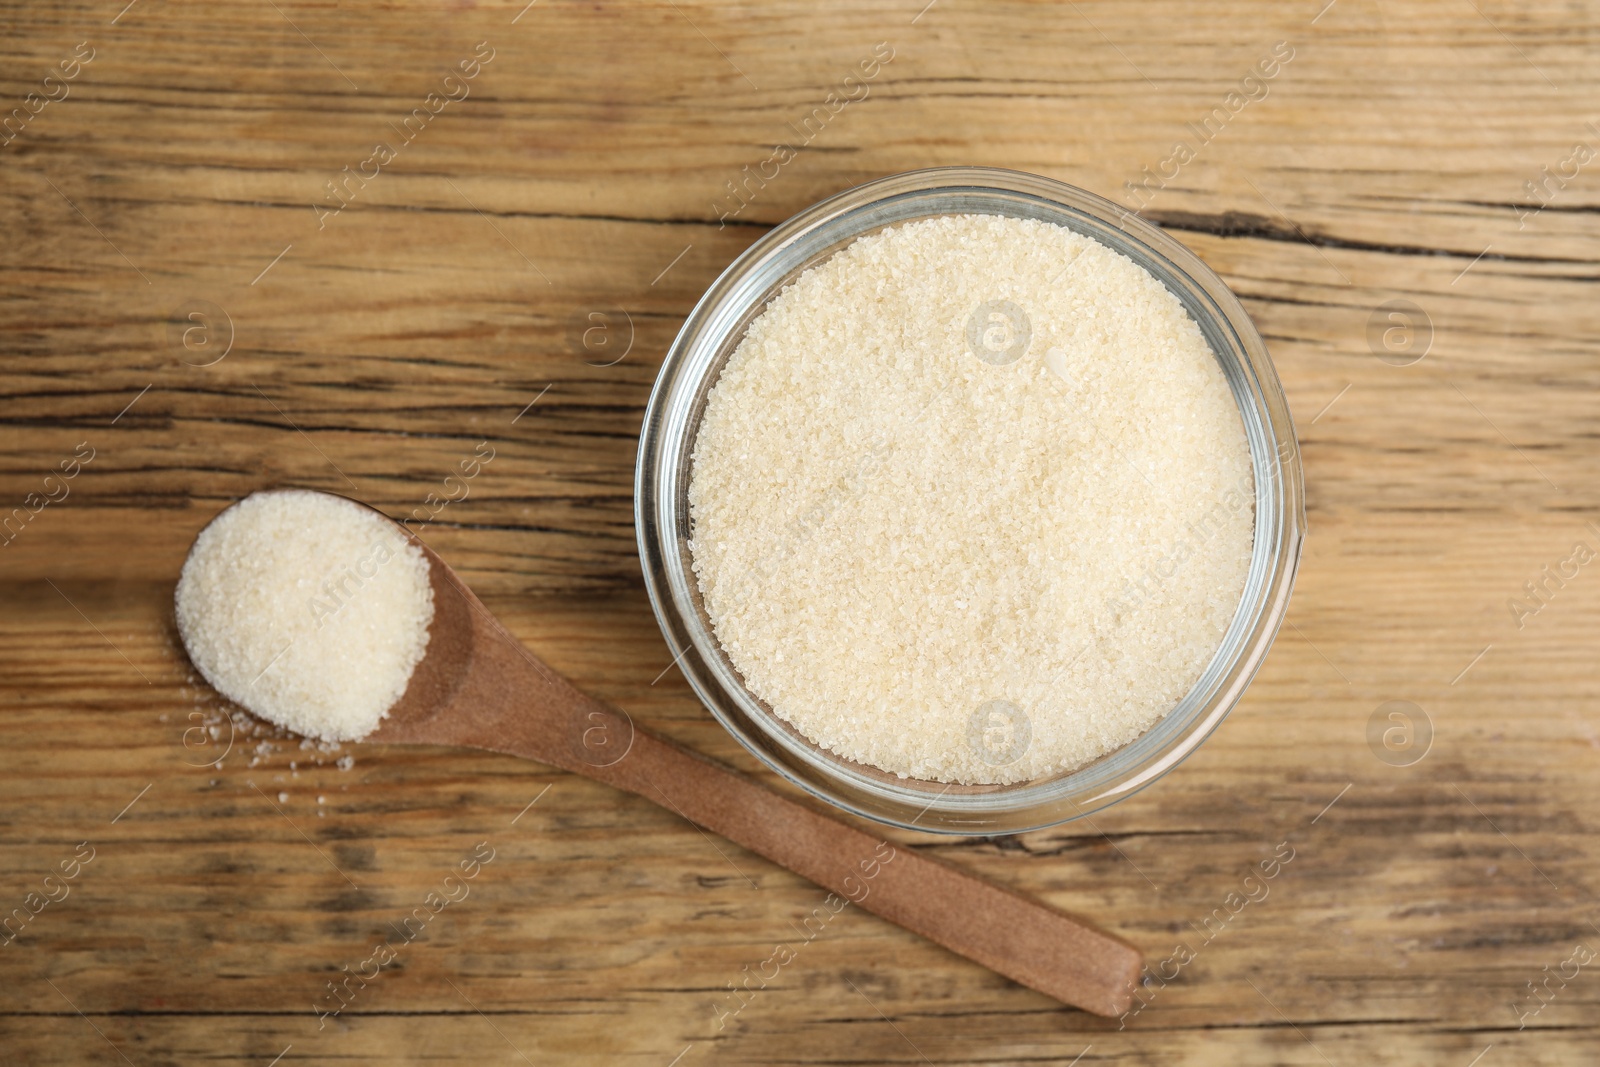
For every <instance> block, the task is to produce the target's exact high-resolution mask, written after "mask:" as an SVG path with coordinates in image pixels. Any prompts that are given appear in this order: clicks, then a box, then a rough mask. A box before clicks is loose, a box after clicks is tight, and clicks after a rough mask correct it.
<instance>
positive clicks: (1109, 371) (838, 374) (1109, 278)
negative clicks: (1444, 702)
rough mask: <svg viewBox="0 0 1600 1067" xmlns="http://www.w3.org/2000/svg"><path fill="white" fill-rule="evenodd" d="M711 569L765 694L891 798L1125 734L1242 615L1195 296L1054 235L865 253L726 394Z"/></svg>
mask: <svg viewBox="0 0 1600 1067" xmlns="http://www.w3.org/2000/svg"><path fill="white" fill-rule="evenodd" d="M692 460H693V472H692V476H691V484H690V488H689V503H690V514H691V518H692V539H691V542H690V547H691V551H692V554H693V565H694V570H695V574H696V576H697V579H698V583H699V587H700V591H701V593H702V595H703V597H704V601H705V605H706V608H707V612H708V614H709V617H710V619H711V621H712V624H713V628H714V630H715V633H716V635H717V638H718V640H719V641H720V642H721V644H722V646H723V648H724V649H725V650H726V652H727V654H728V656H729V658H730V660H731V662H732V663H733V665H734V666H735V667H736V668H737V669H738V671H739V672H740V674H741V675H742V676H743V678H744V680H745V683H746V685H747V686H748V687H749V689H750V690H751V691H752V692H753V693H754V694H755V695H756V696H758V697H759V698H761V699H762V700H763V701H765V702H766V704H767V705H768V706H769V707H771V708H772V710H773V711H774V712H775V713H776V714H777V715H778V716H780V717H782V718H783V719H785V720H787V721H788V722H789V723H791V724H792V725H793V726H794V727H795V728H796V729H798V730H799V731H800V732H801V733H803V734H804V735H805V736H807V737H808V738H810V739H811V740H812V741H814V742H815V743H817V744H818V745H821V746H823V747H824V748H827V749H829V750H831V751H833V752H835V753H837V754H838V755H840V756H844V757H846V758H848V759H852V760H856V761H858V762H861V763H866V764H871V765H874V766H877V767H880V768H882V769H884V770H887V771H890V772H893V773H895V774H898V775H901V776H910V777H916V778H924V779H932V780H935V781H941V782H961V783H1009V782H1018V781H1025V780H1029V779H1034V778H1038V777H1043V776H1047V775H1050V774H1053V773H1057V772H1060V771H1065V770H1070V769H1072V768H1075V767H1078V766H1081V765H1082V764H1084V763H1086V762H1089V761H1091V760H1094V759H1095V758H1097V757H1099V756H1102V755H1104V754H1106V753H1108V752H1110V751H1112V750H1113V749H1115V748H1118V747H1120V746H1122V745H1124V744H1127V743H1128V742H1129V741H1132V740H1134V739H1135V738H1136V737H1138V736H1139V735H1140V734H1141V733H1142V732H1144V731H1145V730H1146V729H1148V728H1149V727H1150V726H1151V725H1152V724H1153V723H1155V722H1156V721H1157V720H1158V719H1160V718H1161V716H1163V715H1165V714H1166V713H1167V712H1168V711H1170V710H1171V709H1172V708H1173V707H1174V706H1175V705H1176V704H1177V702H1178V701H1179V700H1180V699H1182V697H1183V696H1184V694H1185V693H1186V692H1187V691H1188V690H1189V689H1190V688H1191V687H1192V686H1193V684H1194V683H1195V682H1196V681H1197V680H1198V678H1199V676H1200V674H1201V673H1202V671H1203V670H1204V669H1205V666H1206V664H1207V663H1208V662H1209V660H1210V659H1211V657H1212V655H1213V653H1214V652H1215V650H1216V649H1217V647H1218V645H1219V643H1220V640H1221V637H1222V635H1223V633H1224V632H1225V630H1226V629H1227V627H1228V625H1229V623H1230V621H1231V619H1232V617H1233V615H1234V613H1235V611H1236V609H1237V607H1238V603H1239V598H1240V594H1241V591H1242V589H1243V586H1244V581H1245V576H1246V573H1247V571H1248V567H1249V557H1250V552H1251V546H1252V538H1253V535H1254V491H1255V490H1254V483H1253V480H1252V474H1251V468H1250V457H1249V449H1248V445H1247V442H1246V438H1245V435H1244V428H1243V425H1242V423H1241V421H1240V417H1239V413H1238V408H1237V406H1236V404H1235V402H1234V400H1233V397H1232V394H1231V392H1230V390H1229V387H1228V384H1227V382H1226V380H1225V378H1224V376H1223V374H1222V370H1221V368H1220V366H1219V365H1218V363H1217V360H1216V358H1215V356H1214V355H1213V354H1212V351H1211V349H1210V347H1209V346H1208V344H1207V342H1206V341H1205V339H1204V337H1203V335H1202V334H1201V332H1200V329H1199V327H1198V325H1196V323H1195V322H1194V320H1193V319H1192V318H1191V317H1190V316H1189V314H1188V313H1187V311H1186V310H1185V309H1184V307H1183V306H1182V304H1181V303H1180V302H1179V300H1178V299H1177V298H1176V296H1174V295H1173V294H1172V293H1170V292H1169V291H1168V290H1167V289H1166V288H1165V287H1163V286H1162V285H1161V283H1160V282H1159V281H1158V280H1157V279H1156V278H1155V277H1154V276H1152V275H1151V274H1149V273H1148V272H1147V271H1145V270H1144V269H1143V268H1142V267H1140V266H1138V265H1137V264H1135V263H1134V262H1133V261H1132V260H1130V259H1128V258H1126V257H1125V256H1123V255H1121V254H1120V253H1117V252H1115V251H1113V250H1112V249H1110V248H1108V247H1106V246H1104V245H1101V244H1100V243H1098V242H1096V241H1094V240H1092V239H1090V238H1086V237H1083V236H1081V235H1079V234H1076V233H1074V232H1072V231H1071V230H1068V229H1066V228H1064V227H1060V226H1055V225H1052V224H1049V223H1042V222H1036V221H1031V220H1018V219H1010V218H1002V217H998V216H987V215H962V216H947V217H941V218H935V219H928V220H923V221H917V222H912V223H907V224H902V225H900V226H897V227H892V228H890V229H886V230H883V231H880V232H878V233H875V234H872V235H870V236H867V237H863V238H861V239H859V240H857V241H856V242H854V243H853V244H851V245H850V246H849V247H847V248H845V249H844V250H842V251H841V252H839V253H838V254H836V255H835V256H833V257H832V258H831V259H829V260H827V261H826V262H824V263H822V264H820V265H818V266H816V267H814V268H812V269H811V270H808V271H806V272H805V273H804V274H802V275H801V276H800V277H799V278H797V279H796V280H795V281H794V282H793V283H792V284H790V285H788V286H787V287H786V288H785V289H784V290H783V291H782V292H781V293H780V294H779V295H777V296H776V297H775V298H773V299H772V301H771V302H770V303H769V305H768V306H767V308H766V309H765V310H764V311H763V312H762V314H761V315H760V316H759V317H758V318H757V319H756V320H755V321H754V322H753V323H751V325H750V327H749V329H748V331H747V333H746V335H745V337H744V338H743V339H742V341H741V343H740V344H739V346H738V348H737V349H736V350H735V352H734V353H733V355H732V356H731V357H730V359H729V360H728V363H727V365H726V367H725V368H724V369H723V371H722V373H721V376H720V378H719V379H718V381H717V384H716V385H715V386H714V387H713V389H712V390H711V393H710V395H709V397H708V401H707V405H706V409H705V413H704V418H703V421H702V423H701V425H700V429H699V432H698V437H697V439H696V442H695V447H694V453H693V457H692Z"/></svg>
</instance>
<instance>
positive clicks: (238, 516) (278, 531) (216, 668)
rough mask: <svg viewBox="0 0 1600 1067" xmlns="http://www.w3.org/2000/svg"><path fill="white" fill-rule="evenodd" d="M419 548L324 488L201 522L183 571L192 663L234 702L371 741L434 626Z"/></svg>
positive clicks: (245, 504)
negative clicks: (209, 522)
mask: <svg viewBox="0 0 1600 1067" xmlns="http://www.w3.org/2000/svg"><path fill="white" fill-rule="evenodd" d="M429 573H430V567H429V564H428V561H427V557H425V556H424V555H423V553H422V550H421V549H420V548H418V547H417V546H416V545H415V544H413V543H411V542H410V540H409V539H408V538H407V537H406V535H405V533H404V531H402V530H401V529H400V527H398V526H397V525H395V524H394V523H392V522H390V521H389V520H388V519H385V518H384V517H383V516H381V515H379V514H377V513H376V512H374V511H371V510H369V509H368V508H365V507H363V506H361V505H360V504H357V503H355V502H353V501H350V500H346V499H344V498H343V497H338V496H333V495H331V494H328V493H317V492H311V491H307V490H285V491H273V492H265V493H255V494H253V495H251V496H248V497H245V498H244V499H243V500H241V501H239V502H238V503H236V504H234V505H233V506H232V507H230V508H228V509H227V510H226V511H224V512H222V513H221V514H220V515H218V516H217V517H216V518H215V519H214V520H212V522H211V524H210V525H209V526H207V527H206V528H205V529H204V530H202V531H201V533H200V536H199V537H198V538H196V539H195V543H194V547H193V548H191V549H190V550H189V558H188V559H186V560H185V561H184V564H183V575H182V577H181V578H180V579H179V580H178V591H177V598H176V599H177V614H178V631H179V633H180V634H181V635H182V637H183V644H184V647H185V648H187V649H188V652H189V658H190V659H191V660H192V661H193V662H194V665H195V666H196V667H198V668H199V670H200V673H201V674H203V675H205V677H206V680H207V681H209V682H210V683H211V684H212V685H213V686H214V687H216V689H217V690H218V691H219V692H221V693H222V694H223V695H224V696H226V697H227V698H229V699H230V700H232V701H234V702H235V703H238V704H240V705H242V706H244V707H246V708H249V709H250V710H251V711H253V712H255V713H256V714H257V715H260V716H261V717H263V718H265V719H268V720H270V721H272V722H274V723H277V724H278V725H279V726H283V727H286V728H287V729H290V730H293V731H295V732H296V733H299V734H303V735H306V736H307V737H316V738H320V739H322V740H324V741H349V740H356V739H359V738H361V737H364V736H366V735H367V734H368V733H371V732H372V730H373V729H375V728H376V727H377V725H378V723H379V722H380V721H381V720H382V719H383V717H384V715H385V714H386V713H387V712H388V710H389V708H390V707H392V706H393V705H394V703H395V701H397V700H399V699H400V697H401V695H402V694H404V693H405V689H406V683H407V682H408V681H409V680H410V678H411V672H412V670H414V669H415V668H416V665H417V664H418V662H420V661H421V659H422V655H423V652H424V651H425V650H426V649H427V646H428V625H429V623H431V622H432V621H433V587H432V585H431V584H430V582H429Z"/></svg>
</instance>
